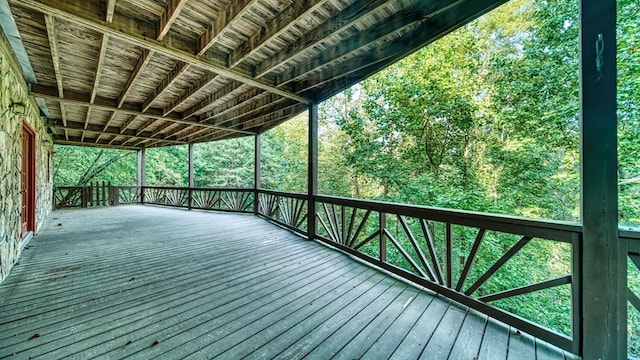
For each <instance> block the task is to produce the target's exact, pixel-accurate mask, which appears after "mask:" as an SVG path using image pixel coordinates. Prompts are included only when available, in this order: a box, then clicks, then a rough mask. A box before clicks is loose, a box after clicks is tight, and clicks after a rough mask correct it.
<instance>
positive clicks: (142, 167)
mask: <svg viewBox="0 0 640 360" xmlns="http://www.w3.org/2000/svg"><path fill="white" fill-rule="evenodd" d="M136 170H137V174H136V178H137V183H138V184H137V185H138V187H140V203H141V204H144V187H145V185H147V153H146V149H145V148H142V149H140V150H138V162H137V169H136Z"/></svg>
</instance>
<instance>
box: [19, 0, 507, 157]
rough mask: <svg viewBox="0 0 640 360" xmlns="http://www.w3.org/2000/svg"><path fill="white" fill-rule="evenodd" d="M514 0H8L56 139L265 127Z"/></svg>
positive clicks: (132, 139)
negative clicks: (507, 0) (508, 0)
mask: <svg viewBox="0 0 640 360" xmlns="http://www.w3.org/2000/svg"><path fill="white" fill-rule="evenodd" d="M505 1H506V0H457V1H456V0H68V1H61V0H9V4H10V8H11V12H12V14H13V17H14V19H15V22H16V24H17V27H18V29H19V32H20V36H21V37H22V42H23V45H24V48H25V49H26V52H27V55H28V57H29V60H30V62H31V65H32V68H33V70H34V73H35V77H36V80H37V83H36V84H32V85H31V92H32V94H33V95H34V96H35V97H37V98H41V99H44V100H45V101H46V108H47V112H48V115H49V124H50V126H51V127H53V128H54V129H55V135H54V140H55V142H56V143H58V144H75V145H84V146H101V147H114V148H125V149H137V148H142V147H155V146H167V145H175V144H187V143H197V142H205V141H214V140H220V139H227V138H232V137H238V136H245V135H251V134H255V133H260V132H263V131H265V130H267V129H270V128H272V127H274V126H276V125H278V124H280V123H282V122H283V121H286V120H287V119H290V118H291V117H293V116H295V115H296V114H298V113H300V112H302V111H304V110H305V109H306V108H307V107H308V104H310V103H317V102H320V101H322V100H324V99H327V98H329V97H330V96H332V95H334V94H336V93H338V92H340V91H341V90H343V89H345V88H347V87H349V86H351V85H353V84H354V83H356V82H358V81H360V80H362V79H364V78H366V77H368V76H370V75H371V74H373V73H375V72H377V71H379V70H381V69H383V68H384V67H386V66H388V65H389V64H391V63H393V62H395V61H397V60H399V59H401V58H402V57H404V56H406V55H408V54H410V53H412V52H414V51H416V50H417V49H419V48H421V47H423V46H424V45H426V44H428V43H429V42H431V41H434V40H435V39H438V38H439V37H441V36H443V35H444V34H446V33H448V32H450V31H452V30H453V29H455V28H457V27H459V26H461V25H463V24H465V23H467V22H469V21H471V20H473V19H475V18H476V17H478V16H480V15H482V14H484V13H485V12H487V11H489V10H491V9H493V8H495V7H496V6H498V5H499V4H501V3H503V2H505Z"/></svg>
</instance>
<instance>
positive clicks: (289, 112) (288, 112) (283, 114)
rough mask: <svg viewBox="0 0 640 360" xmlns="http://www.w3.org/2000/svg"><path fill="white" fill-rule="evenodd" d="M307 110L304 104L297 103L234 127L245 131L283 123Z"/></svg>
mask: <svg viewBox="0 0 640 360" xmlns="http://www.w3.org/2000/svg"><path fill="white" fill-rule="evenodd" d="M305 109H307V107H306V106H304V104H300V103H297V104H293V105H289V106H287V107H284V108H279V109H277V110H275V111H274V112H272V113H269V114H265V115H262V116H259V117H256V118H253V119H251V120H249V121H245V122H243V123H239V124H235V125H234V126H239V127H240V128H241V129H243V130H244V129H250V128H253V127H256V126H260V127H262V126H263V124H266V123H267V122H274V121H281V120H284V119H288V118H290V117H292V116H295V115H297V114H299V113H301V112H302V111H304V110H305Z"/></svg>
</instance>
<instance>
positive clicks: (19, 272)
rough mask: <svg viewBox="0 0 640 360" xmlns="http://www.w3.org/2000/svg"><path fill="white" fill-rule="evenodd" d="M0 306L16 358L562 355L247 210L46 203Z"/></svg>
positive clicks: (1, 330) (2, 340) (5, 342)
mask: <svg viewBox="0 0 640 360" xmlns="http://www.w3.org/2000/svg"><path fill="white" fill-rule="evenodd" d="M185 229H188V231H185ZM0 302H2V304H3V311H2V312H1V313H0V354H2V355H6V354H13V353H15V354H16V356H19V358H28V357H34V358H35V357H42V358H47V359H63V358H65V359H66V358H95V359H113V358H123V357H127V358H130V359H149V358H153V357H160V358H163V359H183V358H186V359H189V358H193V359H199V358H203V357H205V358H206V357H219V358H226V359H236V358H248V359H264V358H280V359H299V358H302V357H306V358H322V359H324V358H327V357H328V356H331V355H333V356H335V358H338V359H347V358H349V359H350V358H370V359H376V358H397V359H417V358H420V357H424V358H429V359H431V358H451V359H468V360H472V359H474V356H478V359H506V358H507V356H509V358H525V357H527V356H533V357H528V358H534V359H535V358H539V359H564V354H563V353H562V351H559V350H557V349H555V348H554V347H552V346H549V345H547V344H545V343H541V342H540V341H539V340H536V339H534V338H532V337H530V336H528V335H526V334H518V333H517V331H516V330H515V329H512V330H511V331H509V330H508V328H507V327H505V326H504V325H502V324H499V323H496V322H495V321H493V320H491V319H489V320H487V318H486V317H485V316H483V315H480V314H477V313H475V312H473V311H469V310H468V309H467V308H464V307H460V306H458V305H456V304H452V303H449V302H447V301H446V300H445V299H443V298H441V297H439V296H434V295H433V294H431V293H428V292H426V291H424V290H421V289H420V288H417V287H413V286H411V285H409V284H407V283H403V282H400V281H398V280H396V279H394V278H392V277H390V276H388V275H386V274H385V273H383V272H380V271H378V270H375V269H373V268H370V267H368V266H365V265H363V264H361V263H359V262H356V261H353V260H352V259H351V258H350V257H348V256H346V255H344V254H342V253H340V252H338V251H336V250H333V249H330V248H328V247H325V246H323V245H321V244H319V243H316V242H312V241H308V240H305V239H303V238H301V237H299V236H297V235H294V234H293V233H291V232H289V231H287V230H284V229H282V228H280V227H277V226H275V225H272V224H270V223H269V222H267V221H265V220H263V219H260V218H258V217H255V216H253V215H240V214H231V213H215V212H203V211H187V210H181V209H171V208H163V207H154V206H140V205H128V206H120V207H105V208H93V209H82V210H64V211H56V212H54V214H53V215H52V217H51V218H50V219H49V220H48V221H47V223H46V224H45V227H44V228H43V230H42V231H41V233H40V234H39V235H38V237H37V238H35V239H34V240H32V241H31V244H30V246H29V247H28V248H27V249H26V250H24V253H23V255H22V258H21V260H20V263H19V264H18V265H17V266H16V267H15V268H14V270H13V272H12V273H11V275H10V276H9V277H8V278H7V279H6V280H5V282H3V284H2V285H1V286H0ZM34 334H38V335H39V336H37V337H34ZM154 344H155V345H154Z"/></svg>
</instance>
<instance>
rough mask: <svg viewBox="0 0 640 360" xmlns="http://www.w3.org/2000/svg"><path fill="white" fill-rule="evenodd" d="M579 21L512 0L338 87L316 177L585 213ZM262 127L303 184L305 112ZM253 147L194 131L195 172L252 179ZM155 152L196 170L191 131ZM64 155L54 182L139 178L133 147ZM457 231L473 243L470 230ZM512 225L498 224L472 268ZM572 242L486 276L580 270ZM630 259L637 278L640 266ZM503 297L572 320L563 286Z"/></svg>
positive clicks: (623, 36) (181, 180) (627, 15)
mask: <svg viewBox="0 0 640 360" xmlns="http://www.w3.org/2000/svg"><path fill="white" fill-rule="evenodd" d="M618 12H619V19H618V24H619V25H618V84H619V85H618V103H619V108H618V124H619V144H618V145H619V147H618V154H619V179H620V182H619V184H620V185H619V215H620V224H621V225H623V226H640V146H639V145H638V144H640V75H638V74H640V21H638V19H639V18H640V2H639V1H638V0H620V1H619V5H618ZM578 37H579V29H578V3H577V1H550V0H549V1H547V0H514V1H511V2H509V3H507V4H506V5H504V6H502V7H500V8H499V9H498V10H497V11H494V12H492V13H491V14H489V15H487V16H484V17H483V18H481V19H479V20H477V21H474V22H472V23H471V24H469V25H467V26H465V27H463V28H461V29H459V30H457V31H455V32H454V33H452V34H450V35H448V36H446V37H444V38H442V39H441V40H439V41H437V42H436V43H434V44H432V45H431V46H428V47H426V48H424V49H422V50H420V51H418V52H417V53H415V54H414V55H412V56H410V57H407V58H405V59H403V60H402V61H400V62H398V63H397V64H395V65H393V66H391V67H390V68H388V69H386V70H385V71H383V72H380V73H379V74H376V75H374V76H373V77H371V78H370V79H368V80H366V81H364V82H362V83H360V84H359V85H356V86H354V87H352V88H351V89H348V90H346V91H344V92H343V93H341V94H339V95H337V96H335V97H333V98H332V99H330V100H327V101H326V102H325V103H323V104H321V106H320V130H319V137H320V144H319V146H320V149H319V190H320V192H321V193H323V194H329V195H339V196H349V197H356V198H369V199H379V200H385V201H393V202H403V203H411V204H421V205H429V206H437V207H447V208H456V209H465V210H476V211H482V212H491V213H502V214H510V215H519V216H525V217H533V218H544V219H551V220H563V221H579V220H580V214H579V212H580V209H579V196H580V181H579V179H580V168H579V166H580V165H579V164H580V154H579V143H580V133H579V130H580V119H579V84H578V79H579V77H578V73H579V65H578V62H579V48H578V46H579V43H578ZM261 142H262V143H261V153H262V157H261V159H262V161H261V164H260V165H261V170H262V177H261V187H263V188H270V189H277V190H284V191H294V192H303V191H306V184H307V179H306V169H307V165H306V161H307V151H306V147H307V142H308V139H307V118H306V114H302V115H301V116H299V117H297V118H296V119H295V120H292V121H289V122H287V123H285V124H283V125H281V126H279V127H277V128H275V129H273V130H270V131H269V132H267V133H265V134H264V135H262V136H261ZM253 152H254V140H253V138H251V137H247V138H238V139H231V140H225V141H222V142H216V143H207V144H197V145H195V147H194V159H195V160H194V172H195V185H196V186H212V187H252V186H253V168H254V159H253ZM147 156H148V160H147V182H148V183H149V184H164V185H186V184H187V148H186V146H181V147H170V148H161V149H150V150H147ZM55 161H56V172H55V175H56V177H55V181H56V184H58V185H59V184H65V185H73V184H84V183H86V182H89V181H96V180H108V181H111V182H113V183H116V184H131V183H134V182H135V156H134V155H133V154H132V153H131V152H123V151H113V150H97V149H89V148H87V149H81V148H74V147H64V146H57V147H56V157H55ZM456 236H457V238H456V239H457V243H458V244H459V245H458V247H457V248H456V251H457V253H456V255H457V256H460V257H461V258H464V256H466V255H467V254H468V252H469V246H470V245H469V240H468V239H469V238H471V240H473V236H474V234H473V232H472V231H470V229H458V230H457V235H456ZM515 241H517V239H515V238H511V237H509V236H504V235H498V234H493V235H491V236H490V237H489V239H488V241H487V242H486V246H484V247H483V249H482V252H480V253H479V256H478V260H477V264H476V266H475V268H476V269H477V271H476V272H475V273H473V274H471V275H470V277H471V278H474V277H475V278H477V277H478V276H479V273H481V271H482V270H483V269H486V268H487V267H488V266H490V265H491V264H492V262H493V261H495V259H496V258H497V257H499V256H500V255H502V254H503V253H504V252H505V251H506V249H508V248H509V247H510V246H511V245H512V244H513V243H514V242H515ZM372 251H373V250H372ZM392 255H393V254H392ZM570 256H571V249H570V247H568V246H565V245H561V244H553V243H550V242H546V241H542V240H535V241H533V242H532V243H530V244H528V245H527V246H526V247H525V249H524V250H523V252H522V253H521V254H520V255H518V256H517V257H515V258H514V259H512V260H510V261H509V262H508V263H507V264H506V265H505V268H504V269H502V270H500V272H498V273H496V275H495V276H494V277H493V279H492V280H491V281H490V282H489V283H488V284H487V285H486V287H485V288H484V289H483V291H486V292H487V293H490V292H493V291H498V290H500V289H504V288H511V287H515V286H521V285H524V284H527V283H531V282H535V281H540V280H545V279H549V278H550V277H553V276H556V275H564V274H567V273H570V265H571V259H570ZM392 257H393V256H392ZM391 261H397V263H398V264H399V266H403V263H402V259H400V258H399V257H398V259H395V260H394V259H393V258H392V259H391ZM629 269H630V273H629V279H630V281H629V283H630V286H631V287H632V288H633V289H634V290H635V292H636V293H640V280H639V277H640V274H639V273H638V271H636V269H635V267H634V266H633V265H631V264H630V267H629ZM496 305H498V306H500V307H503V308H505V309H508V310H510V311H513V312H515V313H517V314H520V315H522V316H525V317H528V318H532V319H534V320H536V321H539V322H540V323H542V324H544V325H546V326H549V327H551V328H554V329H556V330H558V331H561V332H564V333H569V332H570V317H569V309H570V295H569V290H568V287H566V286H565V287H560V288H557V289H555V290H548V291H544V292H540V293H535V294H533V295H528V296H520V297H515V298H512V299H508V300H502V301H500V302H499V303H496ZM629 314H630V319H631V324H630V325H629V332H630V348H631V353H632V354H635V355H640V336H639V334H638V333H639V332H640V315H639V314H638V312H637V311H636V310H635V309H634V308H632V307H630V308H629Z"/></svg>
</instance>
